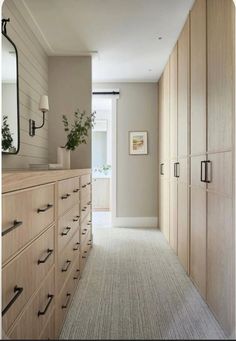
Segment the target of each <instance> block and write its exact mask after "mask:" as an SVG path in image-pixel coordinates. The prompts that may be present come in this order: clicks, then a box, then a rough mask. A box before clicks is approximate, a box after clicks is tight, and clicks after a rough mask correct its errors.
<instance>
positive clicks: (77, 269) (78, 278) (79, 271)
mask: <svg viewBox="0 0 236 341" xmlns="http://www.w3.org/2000/svg"><path fill="white" fill-rule="evenodd" d="M76 272H78V273H80V271H79V269H77V270H76ZM73 279H79V274H78V277H76V276H74V277H73Z"/></svg>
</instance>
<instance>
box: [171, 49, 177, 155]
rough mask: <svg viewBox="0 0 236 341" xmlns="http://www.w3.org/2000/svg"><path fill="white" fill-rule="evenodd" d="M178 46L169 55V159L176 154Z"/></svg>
mask: <svg viewBox="0 0 236 341" xmlns="http://www.w3.org/2000/svg"><path fill="white" fill-rule="evenodd" d="M177 63H178V46H177V45H176V46H175V48H174V50H173V51H172V53H171V56H170V159H172V160H173V159H176V158H177V156H178V135H177V133H178V129H177V128H178V110H177V109H178V105H177V99H178V92H177V87H178V73H177V71H178V65H177Z"/></svg>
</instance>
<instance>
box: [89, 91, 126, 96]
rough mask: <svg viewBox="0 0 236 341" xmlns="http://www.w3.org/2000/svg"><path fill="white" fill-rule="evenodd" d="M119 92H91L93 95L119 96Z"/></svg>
mask: <svg viewBox="0 0 236 341" xmlns="http://www.w3.org/2000/svg"><path fill="white" fill-rule="evenodd" d="M119 94H120V91H93V95H119Z"/></svg>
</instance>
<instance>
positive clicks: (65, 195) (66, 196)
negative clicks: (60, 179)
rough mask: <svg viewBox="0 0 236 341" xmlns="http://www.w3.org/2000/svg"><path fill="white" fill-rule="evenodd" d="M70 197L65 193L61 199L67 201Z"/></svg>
mask: <svg viewBox="0 0 236 341" xmlns="http://www.w3.org/2000/svg"><path fill="white" fill-rule="evenodd" d="M69 197H70V194H69V193H67V194H64V195H63V196H62V197H61V199H62V200H64V199H68V198H69Z"/></svg>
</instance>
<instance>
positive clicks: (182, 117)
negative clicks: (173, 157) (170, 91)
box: [178, 18, 189, 157]
mask: <svg viewBox="0 0 236 341" xmlns="http://www.w3.org/2000/svg"><path fill="white" fill-rule="evenodd" d="M188 120H189V18H188V19H187V21H186V23H185V25H184V28H183V30H182V32H181V35H180V37H179V40H178V156H179V157H185V156H187V155H188Z"/></svg>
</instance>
